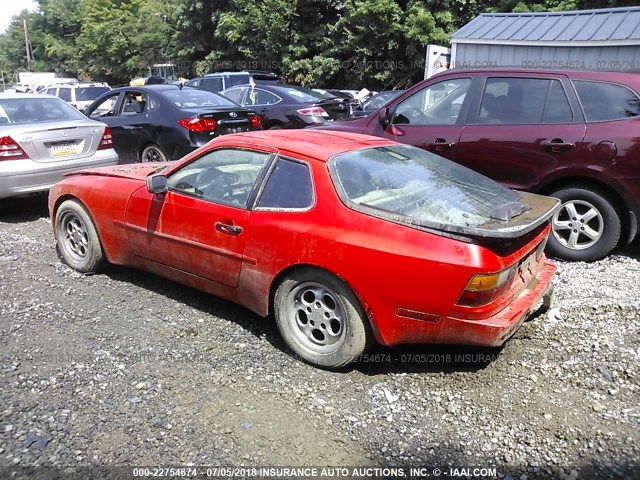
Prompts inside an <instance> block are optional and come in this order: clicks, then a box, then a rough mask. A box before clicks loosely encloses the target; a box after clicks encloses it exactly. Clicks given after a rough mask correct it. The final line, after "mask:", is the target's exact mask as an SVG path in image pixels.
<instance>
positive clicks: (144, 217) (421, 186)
mask: <svg viewBox="0 0 640 480" xmlns="http://www.w3.org/2000/svg"><path fill="white" fill-rule="evenodd" d="M557 208H558V200H556V199H553V198H549V197H544V196H539V195H534V194H531V193H524V192H516V191H513V190H510V189H507V188H505V187H502V186H501V185H499V184H498V183H495V182H494V181H492V180H489V179H487V178H486V177H484V176H482V175H480V174H477V173H475V172H473V171H472V170H469V169H467V168H465V167H462V166H460V165H458V164H455V163H453V162H450V161H449V160H446V159H444V158H442V157H439V156H437V155H435V154H432V153H429V152H426V151H424V150H421V149H418V148H415V147H412V146H408V145H401V144H399V143H396V142H393V141H390V140H386V139H381V138H377V137H370V136H366V135H359V134H350V133H341V132H320V131H317V132H314V131H306V130H298V131H283V130H280V131H268V132H250V133H242V134H237V135H226V136H223V137H220V138H216V139H215V140H213V141H211V142H209V143H208V144H207V145H206V146H204V147H202V148H200V149H198V150H196V151H195V152H193V153H191V154H189V155H187V156H186V157H184V158H183V159H181V160H178V161H175V162H167V163H146V164H139V165H122V166H116V167H104V168H98V169H92V170H82V171H78V172H75V173H73V174H71V175H70V176H68V177H67V178H66V179H65V180H63V181H62V182H60V183H58V184H57V185H55V186H54V187H53V188H52V189H51V192H50V196H49V209H50V213H51V218H52V219H53V222H52V223H53V229H54V234H55V237H56V241H57V244H58V248H59V251H60V254H61V257H62V259H63V261H64V262H66V263H67V264H68V265H69V266H71V267H72V268H74V269H76V270H78V271H80V272H92V271H96V270H99V269H100V268H102V267H104V266H105V264H107V263H111V264H116V265H128V266H134V267H138V268H142V269H145V270H149V271H151V272H154V273H157V274H159V275H162V276H164V277H167V278H170V279H172V280H175V281H177V282H180V283H183V284H186V285H189V286H191V287H193V288H196V289H199V290H202V291H205V292H208V293H211V294H213V295H217V296H220V297H223V298H225V299H228V300H231V301H233V302H236V303H239V304H241V305H244V306H245V307H247V308H248V309H250V310H252V311H254V312H256V313H257V314H259V315H262V316H268V315H269V314H273V316H274V317H275V319H276V322H277V325H278V328H279V330H280V333H281V334H282V336H283V338H284V340H285V342H286V343H287V345H288V346H289V347H290V348H291V350H292V351H293V352H294V353H295V354H297V355H298V356H300V357H301V358H302V359H304V360H306V361H307V362H309V363H312V364H314V365H317V366H321V367H325V368H338V367H341V366H344V365H346V364H348V363H350V362H351V361H353V360H354V359H356V357H358V356H359V355H361V354H363V353H364V352H366V350H367V349H368V348H369V347H370V346H371V345H372V343H373V342H374V341H377V342H379V343H381V344H384V345H394V344H400V343H450V344H451V343H452V344H469V345H483V346H498V345H501V344H503V343H504V342H505V341H506V340H507V339H508V338H509V337H510V336H511V335H513V334H514V333H515V331H516V330H517V329H518V327H519V326H520V325H521V324H522V322H523V321H524V320H525V319H526V318H527V316H528V315H529V314H530V313H531V312H532V310H533V309H534V308H536V307H537V306H538V305H540V304H541V303H542V304H543V305H545V306H547V307H548V305H549V303H550V299H551V296H552V283H551V280H552V277H553V275H554V273H555V266H554V265H553V264H552V263H551V262H549V261H548V260H547V259H546V257H545V255H544V247H545V243H546V241H547V237H548V235H549V228H550V227H549V220H550V218H551V216H552V215H553V214H554V212H555V210H556V209H557Z"/></svg>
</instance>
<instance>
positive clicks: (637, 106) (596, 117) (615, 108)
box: [573, 80, 640, 123]
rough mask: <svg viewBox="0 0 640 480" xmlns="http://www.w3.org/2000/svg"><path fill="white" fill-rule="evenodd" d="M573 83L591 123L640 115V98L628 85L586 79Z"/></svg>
mask: <svg viewBox="0 0 640 480" xmlns="http://www.w3.org/2000/svg"><path fill="white" fill-rule="evenodd" d="M573 85H574V86H575V87H576V92H578V98H579V99H580V103H581V104H582V108H583V109H584V113H585V115H586V117H587V122H589V123H591V122H604V121H607V120H620V119H622V118H628V117H637V116H639V115H640V98H638V95H637V94H636V93H635V92H634V91H633V90H631V89H629V88H627V87H624V86H622V85H615V84H613V83H605V82H590V81H585V80H574V81H573Z"/></svg>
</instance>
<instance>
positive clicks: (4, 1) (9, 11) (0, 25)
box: [0, 0, 38, 33]
mask: <svg viewBox="0 0 640 480" xmlns="http://www.w3.org/2000/svg"><path fill="white" fill-rule="evenodd" d="M37 5H38V4H37V3H36V2H35V0H0V33H3V32H4V31H5V30H6V29H7V27H8V26H9V23H10V22H11V17H13V16H14V15H17V14H19V13H20V12H21V11H22V10H24V9H25V8H27V9H29V10H33V9H35V8H36V7H37Z"/></svg>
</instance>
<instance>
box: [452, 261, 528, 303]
mask: <svg viewBox="0 0 640 480" xmlns="http://www.w3.org/2000/svg"><path fill="white" fill-rule="evenodd" d="M516 269H517V267H511V268H508V269H506V270H503V271H502V272H499V273H491V274H478V275H474V276H473V277H471V280H469V283H467V286H466V287H465V289H464V291H463V292H462V295H460V298H459V299H458V301H457V302H456V304H458V305H460V306H463V307H480V306H482V305H488V304H489V303H491V302H493V301H494V300H496V299H497V298H499V297H500V295H502V294H503V293H505V292H506V291H507V290H508V289H509V287H510V286H511V284H512V282H513V277H514V276H515V273H516Z"/></svg>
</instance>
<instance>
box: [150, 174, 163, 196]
mask: <svg viewBox="0 0 640 480" xmlns="http://www.w3.org/2000/svg"><path fill="white" fill-rule="evenodd" d="M166 191H167V176H166V175H162V174H159V173H157V174H154V175H149V176H148V177H147V192H149V193H163V192H166Z"/></svg>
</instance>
